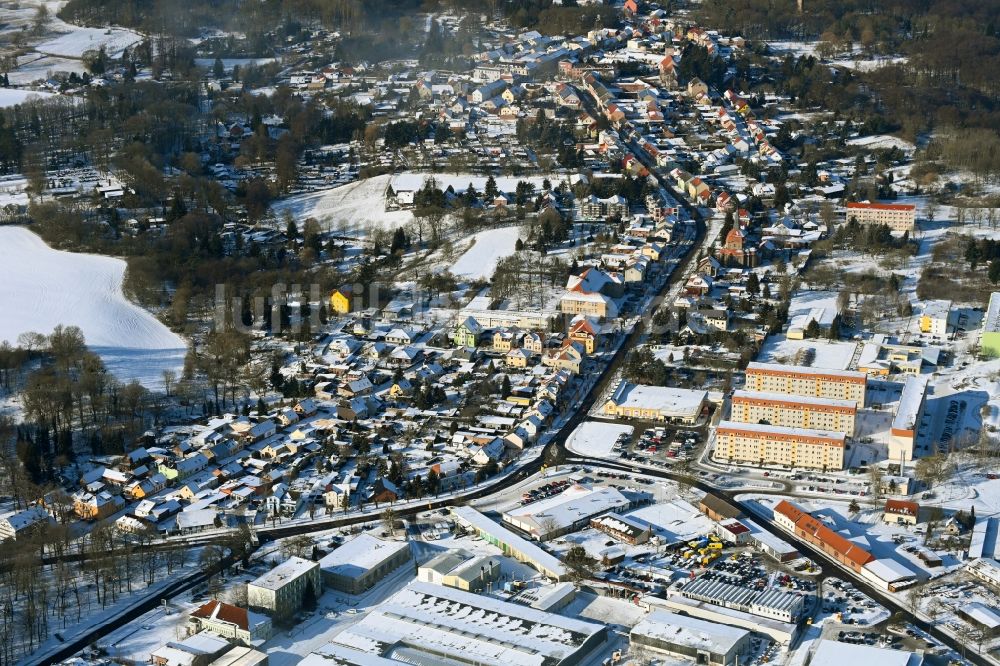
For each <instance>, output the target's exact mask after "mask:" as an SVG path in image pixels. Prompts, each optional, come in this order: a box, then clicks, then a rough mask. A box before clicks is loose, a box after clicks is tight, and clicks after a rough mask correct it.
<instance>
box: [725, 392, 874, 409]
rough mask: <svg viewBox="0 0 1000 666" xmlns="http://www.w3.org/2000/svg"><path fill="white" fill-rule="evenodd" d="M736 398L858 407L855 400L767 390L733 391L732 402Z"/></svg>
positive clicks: (839, 407)
mask: <svg viewBox="0 0 1000 666" xmlns="http://www.w3.org/2000/svg"><path fill="white" fill-rule="evenodd" d="M736 400H766V401H768V402H776V403H780V404H785V405H812V406H816V407H836V408H838V409H854V410H856V409H857V408H858V401H857V400H838V399H835V398H818V397H815V396H805V395H788V394H786V393H770V392H768V391H746V390H743V389H740V390H737V391H733V402H736Z"/></svg>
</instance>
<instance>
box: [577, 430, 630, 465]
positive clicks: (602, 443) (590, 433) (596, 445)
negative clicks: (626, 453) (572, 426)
mask: <svg viewBox="0 0 1000 666" xmlns="http://www.w3.org/2000/svg"><path fill="white" fill-rule="evenodd" d="M632 431H633V428H632V426H629V425H619V424H617V423H604V422H602V421H585V422H584V423H581V424H580V425H579V426H577V428H576V430H574V431H573V434H572V435H570V436H569V439H567V440H566V448H568V449H569V450H570V451H573V452H574V453H579V454H580V455H584V456H594V457H596V458H604V457H607V456H610V455H611V449H612V447H613V446H614V445H615V441H616V440H617V439H618V438H619V437H620V436H621V435H628V436H629V437H631V436H632Z"/></svg>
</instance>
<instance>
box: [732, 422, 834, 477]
mask: <svg viewBox="0 0 1000 666" xmlns="http://www.w3.org/2000/svg"><path fill="white" fill-rule="evenodd" d="M845 444H846V435H845V434H844V433H842V432H840V433H834V432H825V431H822V430H809V429H806V428H784V427H781V426H772V425H762V424H759V423H737V422H735V421H720V422H719V425H718V427H717V428H716V442H715V458H716V459H717V460H725V461H727V462H729V463H735V464H744V465H747V464H752V465H761V466H764V465H782V466H784V467H787V468H792V467H802V468H806V469H820V470H823V471H827V470H838V469H843V468H844V449H845Z"/></svg>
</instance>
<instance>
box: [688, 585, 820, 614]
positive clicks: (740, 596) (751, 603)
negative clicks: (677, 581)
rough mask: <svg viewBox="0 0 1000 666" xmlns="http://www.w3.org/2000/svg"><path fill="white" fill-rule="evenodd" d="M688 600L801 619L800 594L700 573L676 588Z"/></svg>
mask: <svg viewBox="0 0 1000 666" xmlns="http://www.w3.org/2000/svg"><path fill="white" fill-rule="evenodd" d="M680 593H681V595H683V596H685V597H687V598H688V599H695V600H696V601H704V602H707V603H710V604H715V605H716V606H723V607H725V608H735V609H736V610H740V611H743V612H744V613H750V614H751V615H757V616H760V617H766V618H769V619H771V620H778V621H779V622H788V623H790V624H794V623H796V622H798V621H799V620H800V619H801V618H802V614H803V611H804V610H805V600H804V599H803V597H802V595H801V594H798V593H796V592H790V591H785V590H781V589H774V588H772V589H766V590H757V589H751V588H749V587H743V586H742V585H737V584H735V583H733V582H730V581H729V580H727V579H725V578H723V577H721V576H719V577H712V578H709V577H707V576H701V577H700V578H695V579H694V580H691V581H688V582H687V583H685V584H684V587H682V588H681V589H680Z"/></svg>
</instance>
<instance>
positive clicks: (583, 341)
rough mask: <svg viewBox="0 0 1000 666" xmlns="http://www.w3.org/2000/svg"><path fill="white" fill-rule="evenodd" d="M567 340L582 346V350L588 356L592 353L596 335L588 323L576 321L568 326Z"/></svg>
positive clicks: (584, 320)
mask: <svg viewBox="0 0 1000 666" xmlns="http://www.w3.org/2000/svg"><path fill="white" fill-rule="evenodd" d="M569 339H570V340H573V341H574V342H579V343H580V345H582V346H583V350H584V351H585V352H587V353H588V354H593V353H594V346H595V345H596V341H597V334H596V333H595V332H594V327H593V326H591V325H590V322H589V321H587V320H586V319H585V318H584V319H578V320H577V321H575V322H574V323H573V325H572V326H570V329H569Z"/></svg>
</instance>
